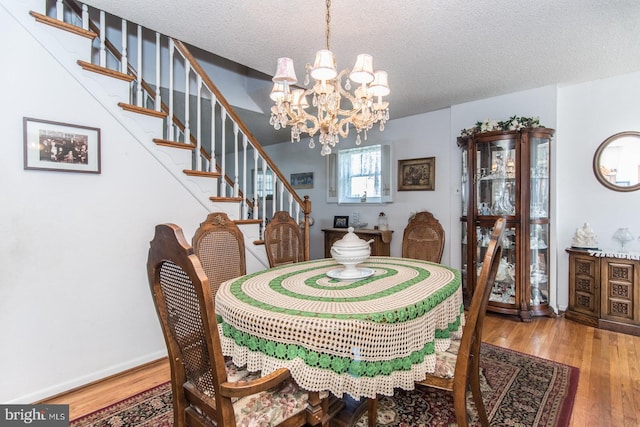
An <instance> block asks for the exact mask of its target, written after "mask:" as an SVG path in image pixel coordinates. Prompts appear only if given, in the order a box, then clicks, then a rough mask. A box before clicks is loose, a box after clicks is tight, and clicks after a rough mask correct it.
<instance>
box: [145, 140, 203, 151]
mask: <svg viewBox="0 0 640 427" xmlns="http://www.w3.org/2000/svg"><path fill="white" fill-rule="evenodd" d="M153 142H155V143H156V144H157V145H161V146H163V147H172V148H180V149H182V150H194V149H195V148H196V146H195V145H194V144H185V143H184V142H179V141H169V140H167V139H160V138H153Z"/></svg>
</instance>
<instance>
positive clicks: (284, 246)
mask: <svg viewBox="0 0 640 427" xmlns="http://www.w3.org/2000/svg"><path fill="white" fill-rule="evenodd" d="M264 247H265V249H266V251H267V258H268V259H269V267H276V266H278V265H283V264H291V263H294V262H300V261H305V259H304V247H303V242H302V232H301V231H300V226H299V225H298V224H297V223H296V221H295V220H294V219H293V218H292V217H291V215H289V213H288V212H285V211H277V212H275V213H274V214H273V218H272V219H271V221H269V223H268V224H267V226H266V227H265V229H264Z"/></svg>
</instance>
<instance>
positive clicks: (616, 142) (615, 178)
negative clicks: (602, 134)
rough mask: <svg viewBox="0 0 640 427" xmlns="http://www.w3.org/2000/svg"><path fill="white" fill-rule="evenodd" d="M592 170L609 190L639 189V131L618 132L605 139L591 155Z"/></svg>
mask: <svg viewBox="0 0 640 427" xmlns="http://www.w3.org/2000/svg"><path fill="white" fill-rule="evenodd" d="M593 172H594V173H595V175H596V178H598V181H600V183H601V184H602V185H604V186H605V187H607V188H609V189H611V190H615V191H635V190H640V132H634V131H628V132H620V133H616V134H615V135H611V136H610V137H609V138H607V139H605V140H604V141H603V142H602V144H600V146H599V147H598V149H597V150H596V154H595V156H594V157H593Z"/></svg>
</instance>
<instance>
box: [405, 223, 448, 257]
mask: <svg viewBox="0 0 640 427" xmlns="http://www.w3.org/2000/svg"><path fill="white" fill-rule="evenodd" d="M443 251H444V229H443V228H442V225H440V221H438V220H437V219H436V218H435V217H434V216H433V214H432V213H431V212H427V211H424V212H418V213H416V214H415V215H414V217H413V218H411V220H410V221H409V223H408V224H407V227H406V228H405V229H404V235H403V236H402V257H403V258H413V259H421V260H424V261H431V262H437V263H439V262H440V260H441V259H442V252H443Z"/></svg>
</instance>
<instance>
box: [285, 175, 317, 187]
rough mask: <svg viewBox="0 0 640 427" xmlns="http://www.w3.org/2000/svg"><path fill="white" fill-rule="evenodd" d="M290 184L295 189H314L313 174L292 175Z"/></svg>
mask: <svg viewBox="0 0 640 427" xmlns="http://www.w3.org/2000/svg"><path fill="white" fill-rule="evenodd" d="M289 182H290V183H291V186H292V187H293V188H298V189H305V188H313V172H303V173H292V174H291V176H290V178H289Z"/></svg>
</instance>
